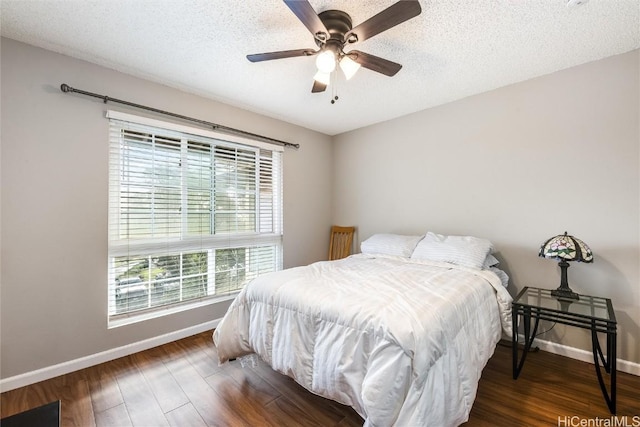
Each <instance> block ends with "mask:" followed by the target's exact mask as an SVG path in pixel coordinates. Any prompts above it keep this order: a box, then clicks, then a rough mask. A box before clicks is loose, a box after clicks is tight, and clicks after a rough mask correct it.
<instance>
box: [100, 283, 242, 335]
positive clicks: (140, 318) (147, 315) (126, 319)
mask: <svg viewBox="0 0 640 427" xmlns="http://www.w3.org/2000/svg"><path fill="white" fill-rule="evenodd" d="M236 295H238V292H235V293H232V294H229V295H224V296H220V297H214V298H207V299H203V300H200V301H194V302H187V303H184V304H180V305H173V306H170V307H160V308H157V309H150V310H145V311H143V312H138V313H131V314H125V315H115V316H113V317H109V319H108V322H107V329H114V328H119V327H121V326H126V325H131V324H134V323H139V322H144V321H147V320H151V319H157V318H159V317H164V316H168V315H171V314H175V313H180V312H183V311H188V310H193V309H195V308H198V307H204V306H207V305H212V304H216V303H220V302H225V301H229V300H233V299H235V297H236Z"/></svg>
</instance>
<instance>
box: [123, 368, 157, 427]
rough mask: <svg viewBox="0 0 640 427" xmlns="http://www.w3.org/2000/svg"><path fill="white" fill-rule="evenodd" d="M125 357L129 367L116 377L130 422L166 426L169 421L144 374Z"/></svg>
mask: <svg viewBox="0 0 640 427" xmlns="http://www.w3.org/2000/svg"><path fill="white" fill-rule="evenodd" d="M126 359H129V363H130V364H131V369H128V370H126V371H124V372H120V373H118V376H117V377H116V379H117V381H118V386H119V387H120V392H121V393H122V397H123V398H124V402H125V405H126V407H127V411H128V413H129V417H130V418H131V422H132V423H133V425H136V426H145V425H148V426H158V427H160V426H168V425H169V423H168V421H167V419H166V417H165V416H164V412H163V411H162V409H161V408H160V405H159V404H158V401H157V400H156V398H155V396H154V394H153V391H152V390H151V387H149V385H148V384H147V381H146V379H145V377H144V375H143V374H142V372H140V371H139V370H138V368H137V366H136V365H135V362H134V361H133V360H131V359H130V356H127V358H126Z"/></svg>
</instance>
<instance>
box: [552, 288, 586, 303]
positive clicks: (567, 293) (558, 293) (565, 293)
mask: <svg viewBox="0 0 640 427" xmlns="http://www.w3.org/2000/svg"><path fill="white" fill-rule="evenodd" d="M551 296H553V297H556V298H560V299H568V300H579V299H580V295H578V294H576V293H575V292H573V291H572V290H571V289H569V288H563V287H559V288H558V289H554V290H552V291H551Z"/></svg>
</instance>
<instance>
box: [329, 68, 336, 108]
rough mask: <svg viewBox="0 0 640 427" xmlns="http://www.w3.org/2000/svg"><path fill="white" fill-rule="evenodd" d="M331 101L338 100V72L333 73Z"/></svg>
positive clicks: (333, 102)
mask: <svg viewBox="0 0 640 427" xmlns="http://www.w3.org/2000/svg"><path fill="white" fill-rule="evenodd" d="M329 86H331V103H332V104H335V103H336V101H337V100H338V72H337V71H334V72H333V73H331V84H330V85H329Z"/></svg>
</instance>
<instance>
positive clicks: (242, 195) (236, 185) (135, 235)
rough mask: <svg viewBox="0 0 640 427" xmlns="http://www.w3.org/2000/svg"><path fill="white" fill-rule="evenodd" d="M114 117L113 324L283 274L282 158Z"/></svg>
mask: <svg viewBox="0 0 640 427" xmlns="http://www.w3.org/2000/svg"><path fill="white" fill-rule="evenodd" d="M109 117H110V119H111V120H110V137H109V139H110V159H109V167H110V180H109V280H108V283H109V316H110V319H112V320H113V319H117V318H120V317H124V316H130V315H132V314H133V315H138V314H141V313H147V312H149V311H151V310H156V311H157V310H167V309H169V308H171V309H173V308H175V306H176V305H177V304H180V305H184V304H186V303H189V302H201V301H203V300H205V299H213V298H215V297H217V296H222V295H228V294H230V293H233V292H236V291H238V290H239V289H241V288H242V286H244V284H245V283H247V282H248V281H249V280H251V279H253V278H255V277H257V276H258V275H260V274H264V273H267V272H271V271H275V270H280V269H281V268H282V152H281V150H277V149H269V147H265V146H264V145H265V144H260V143H258V142H256V143H255V146H252V145H249V144H240V143H238V142H232V141H228V140H226V139H232V138H227V137H224V138H225V139H221V136H220V135H217V134H214V133H213V132H208V131H200V130H197V129H191V128H186V127H183V126H176V125H172V124H164V123H162V122H158V121H155V120H149V119H144V118H138V117H135V116H130V115H125V114H122V113H114V112H110V113H109ZM235 139H236V140H237V138H235ZM243 142H246V141H243ZM251 142H252V141H249V143H251ZM261 145H262V146H261Z"/></svg>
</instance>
